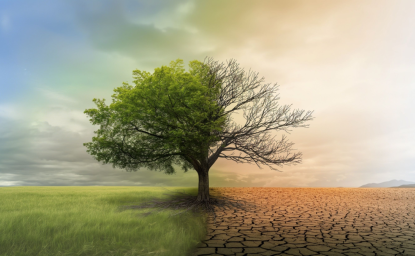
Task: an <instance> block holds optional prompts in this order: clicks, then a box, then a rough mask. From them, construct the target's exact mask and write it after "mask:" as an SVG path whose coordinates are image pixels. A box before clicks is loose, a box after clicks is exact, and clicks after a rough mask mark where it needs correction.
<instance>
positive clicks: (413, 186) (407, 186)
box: [393, 184, 415, 188]
mask: <svg viewBox="0 0 415 256" xmlns="http://www.w3.org/2000/svg"><path fill="white" fill-rule="evenodd" d="M393 188H415V184H408V185H400V186H399V187H393Z"/></svg>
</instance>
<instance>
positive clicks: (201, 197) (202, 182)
mask: <svg viewBox="0 0 415 256" xmlns="http://www.w3.org/2000/svg"><path fill="white" fill-rule="evenodd" d="M197 173H198V174H199V192H198V194H197V201H198V202H209V198H210V197H209V170H200V171H198V172H197Z"/></svg>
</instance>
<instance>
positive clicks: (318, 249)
mask: <svg viewBox="0 0 415 256" xmlns="http://www.w3.org/2000/svg"><path fill="white" fill-rule="evenodd" d="M211 191H212V192H211V194H212V195H215V194H216V195H221V194H222V195H225V196H229V197H232V198H234V199H240V200H244V201H245V202H246V205H247V209H246V210H242V209H238V208H233V209H225V210H223V211H221V212H218V213H217V217H216V223H215V221H214V219H213V216H209V218H208V235H207V237H206V239H205V240H204V241H203V242H202V243H201V244H200V245H199V247H198V248H197V250H196V251H195V252H193V253H192V254H191V255H193V256H199V255H209V256H214V255H237V256H245V255H246V256H251V255H252V256H253V255H298V256H300V255H328V256H337V255H339V256H340V255H413V256H415V189H411V188H400V189H396V188H212V189H211Z"/></svg>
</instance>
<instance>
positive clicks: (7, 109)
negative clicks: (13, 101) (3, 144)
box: [0, 104, 19, 119]
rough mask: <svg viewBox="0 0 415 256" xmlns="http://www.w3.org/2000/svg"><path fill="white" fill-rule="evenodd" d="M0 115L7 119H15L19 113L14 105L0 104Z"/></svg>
mask: <svg viewBox="0 0 415 256" xmlns="http://www.w3.org/2000/svg"><path fill="white" fill-rule="evenodd" d="M0 117H4V118H7V119H17V118H19V113H18V111H17V110H16V107H15V106H12V105H5V104H3V105H0Z"/></svg>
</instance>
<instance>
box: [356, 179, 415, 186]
mask: <svg viewBox="0 0 415 256" xmlns="http://www.w3.org/2000/svg"><path fill="white" fill-rule="evenodd" d="M408 184H411V185H412V184H415V182H413V181H405V180H390V181H385V182H381V183H368V184H365V185H363V186H361V188H390V187H399V186H402V185H408Z"/></svg>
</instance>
